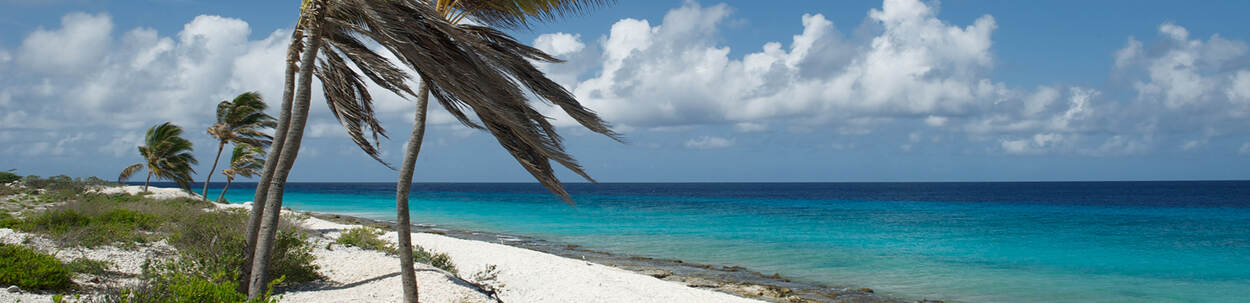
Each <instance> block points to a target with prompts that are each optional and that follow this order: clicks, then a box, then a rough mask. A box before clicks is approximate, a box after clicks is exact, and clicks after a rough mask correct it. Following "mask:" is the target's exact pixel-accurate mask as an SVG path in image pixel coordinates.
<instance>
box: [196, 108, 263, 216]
mask: <svg viewBox="0 0 1250 303" xmlns="http://www.w3.org/2000/svg"><path fill="white" fill-rule="evenodd" d="M267 107H268V106H267V105H265V101H264V99H262V98H261V97H260V94H259V93H257V92H246V93H242V94H239V96H237V97H235V98H234V100H233V101H221V103H218V104H217V123H213V126H211V127H209V128H208V134H209V135H211V136H213V138H216V139H217V141H218V143H217V156H216V157H214V158H213V166H212V168H210V169H209V170H208V176H207V177H205V178H204V190H203V192H201V194H202V195H204V199H208V184H209V181H211V180H212V179H213V172H214V171H216V170H217V161H218V160H220V159H221V151H222V149H223V148H225V146H226V144H227V143H231V142H233V143H234V144H236V145H238V144H246V145H250V146H257V147H267V146H269V144H271V143H272V142H273V136H270V135H269V134H267V133H265V129H266V128H273V127H274V126H276V125H277V123H278V122H277V120H275V119H274V118H273V116H270V115H268V114H265V109H266V108H267Z"/></svg>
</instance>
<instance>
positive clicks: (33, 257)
mask: <svg viewBox="0 0 1250 303" xmlns="http://www.w3.org/2000/svg"><path fill="white" fill-rule="evenodd" d="M70 277H71V273H70V270H69V269H68V268H66V267H65V265H64V264H61V261H60V260H57V259H56V257H53V256H51V255H47V254H43V253H39V252H36V251H34V250H32V249H30V248H26V247H22V246H17V245H7V244H0V285H17V287H20V288H22V289H31V290H64V289H68V288H70V287H73V286H74V281H72V280H70Z"/></svg>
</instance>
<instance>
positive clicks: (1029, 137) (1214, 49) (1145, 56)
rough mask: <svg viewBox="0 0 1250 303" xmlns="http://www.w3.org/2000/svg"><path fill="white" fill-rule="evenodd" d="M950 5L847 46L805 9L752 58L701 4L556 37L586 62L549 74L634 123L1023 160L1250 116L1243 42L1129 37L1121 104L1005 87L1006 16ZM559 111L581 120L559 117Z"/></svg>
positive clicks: (1174, 30) (1119, 61) (891, 16)
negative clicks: (999, 49)
mask: <svg viewBox="0 0 1250 303" xmlns="http://www.w3.org/2000/svg"><path fill="white" fill-rule="evenodd" d="M936 5H937V4H936V3H925V2H921V1H918V0H885V1H884V2H883V4H882V7H881V8H880V9H873V10H870V11H869V12H868V13H867V21H868V22H867V24H868V26H867V27H864V28H859V29H856V30H855V32H868V33H870V34H869V35H868V36H869V37H867V38H861V39H853V38H848V37H846V36H845V35H844V34H842V32H841V31H839V30H838V28H837V27H836V26H835V25H834V24H833V22H831V21H829V20H828V19H827V18H825V17H824V16H823V15H820V14H805V15H803V16H799V18H797V20H795V21H796V23H801V24H802V25H803V29H802V31H801V32H799V33H796V34H795V35H794V36H793V37H792V38H791V39H789V41H786V43H782V42H768V43H765V44H764V45H762V46H761V47H760V49H759V50H757V51H754V52H748V53H745V54H743V55H741V56H740V57H739V56H730V53H731V52H730V49H729V47H727V46H723V45H722V44H719V43H720V42H721V41H722V40H723V37H722V36H724V35H723V33H721V30H722V29H723V28H724V27H725V25H724V23H726V22H727V21H728V20H729V18H730V16H731V15H732V9H731V8H729V7H728V6H727V5H724V4H720V5H712V6H703V5H700V4H699V3H697V2H693V1H687V2H685V3H684V4H683V5H682V6H681V7H680V8H677V9H673V10H671V11H669V13H668V14H666V15H665V16H664V18H663V19H662V20H661V22H659V23H657V24H653V23H652V22H651V21H649V20H638V19H623V20H620V21H619V22H617V23H615V24H614V25H613V26H612V27H611V30H610V31H609V33H608V34H606V35H605V36H603V37H601V38H599V39H598V40H597V42H598V43H597V44H595V43H591V44H587V43H584V42H582V41H581V39H580V37H578V36H576V35H570V34H564V33H555V34H547V35H542V36H540V37H538V38H537V39H536V40H535V45H537V46H538V47H540V48H542V49H544V50H547V51H550V52H553V53H559V54H561V55H562V56H565V57H568V58H573V59H574V60H571V61H572V62H571V64H573V65H586V66H582V67H577V68H570V67H567V66H564V67H557V66H549V67H548V71H549V72H552V73H553V74H555V75H557V77H556V79H557V80H558V81H560V82H561V83H562V84H564V85H566V86H568V87H569V88H570V89H571V90H572V91H573V92H574V94H575V95H577V97H578V98H579V100H581V101H582V102H583V103H585V104H586V105H587V106H588V107H590V108H592V109H594V110H596V111H598V112H600V113H601V114H602V115H603V116H604V117H605V118H606V119H607V120H609V121H612V122H614V123H617V125H618V126H619V127H620V128H621V129H623V130H638V129H642V130H657V129H672V128H674V127H686V126H692V125H723V126H725V127H733V128H734V129H736V130H738V131H741V132H752V131H760V130H763V129H765V128H764V127H763V126H766V125H780V126H782V127H781V128H782V129H789V130H803V131H812V130H815V131H822V130H828V131H832V132H835V133H837V134H839V135H864V134H869V133H872V132H873V131H875V130H877V129H880V128H884V127H888V126H893V125H900V124H901V125H924V126H927V127H931V128H936V129H941V130H944V131H949V132H957V133H962V134H963V135H965V136H966V138H968V140H970V141H973V142H992V144H993V148H990V150H996V151H1000V152H1004V153H1008V154H1043V153H1075V154H1087V155H1112V154H1124V153H1139V152H1143V151H1148V150H1151V149H1152V148H1153V146H1154V145H1155V143H1157V142H1156V141H1158V139H1157V138H1156V137H1155V136H1154V134H1155V133H1158V132H1161V131H1165V130H1173V129H1189V130H1202V129H1204V128H1205V129H1206V130H1203V131H1204V133H1205V134H1206V135H1204V136H1208V137H1209V136H1212V134H1214V135H1219V134H1222V133H1228V132H1231V131H1232V130H1233V129H1237V128H1236V126H1235V125H1231V124H1234V123H1230V122H1231V121H1233V120H1235V119H1236V118H1238V117H1243V118H1244V117H1245V116H1246V113H1247V112H1250V110H1247V106H1250V71H1246V70H1245V69H1244V68H1240V69H1239V68H1237V65H1234V64H1233V63H1235V62H1244V61H1246V60H1247V59H1246V56H1245V52H1246V46H1245V43H1244V42H1240V41H1232V40H1226V39H1223V38H1221V37H1219V36H1218V35H1213V36H1212V37H1211V38H1209V39H1207V40H1205V41H1202V40H1193V39H1191V38H1190V33H1189V32H1188V30H1186V29H1185V28H1183V27H1181V26H1179V25H1174V24H1163V25H1161V26H1160V27H1159V28H1158V30H1159V39H1158V40H1159V41H1146V42H1149V43H1151V44H1157V45H1159V46H1158V47H1146V45H1147V43H1143V41H1140V40H1137V39H1136V38H1131V37H1130V38H1129V39H1128V42H1127V43H1126V46H1125V47H1124V48H1122V49H1119V50H1117V51H1115V52H1114V53H1113V55H1112V58H1110V59H1112V60H1114V64H1113V66H1114V67H1113V68H1114V69H1113V70H1112V71H1111V72H1115V73H1118V74H1122V75H1129V76H1127V77H1123V79H1128V80H1127V81H1131V82H1132V84H1131V85H1130V86H1131V87H1133V88H1134V91H1133V93H1135V95H1136V98H1135V99H1132V100H1118V99H1115V98H1111V97H1109V96H1117V98H1119V97H1118V96H1121V95H1123V94H1118V93H1117V94H1105V93H1104V92H1103V91H1102V90H1101V89H1097V88H1092V87H1085V86H1068V85H1041V86H1037V87H1033V88H1023V87H1013V86H1011V85H1010V84H1008V83H1002V82H998V81H995V80H993V79H991V78H990V74H991V72H992V70H993V68H994V64H995V56H994V53H993V50H992V46H993V39H992V34H993V32H994V30H995V29H996V28H997V22H996V20H995V19H994V17H992V16H988V15H986V16H981V17H979V18H977V19H975V20H974V21H973V22H972V23H971V24H966V25H960V24H951V23H949V22H946V21H943V20H942V19H940V18H939V16H938V8H937V7H936ZM587 57H590V58H591V59H593V60H584V59H585V58H587ZM1241 66H1243V67H1244V66H1245V65H1244V64H1242V65H1241ZM588 70H589V71H592V72H590V73H586V72H585V71H588ZM586 74H589V76H584V75H586ZM577 75H583V76H581V77H579V76H577ZM1139 76H1140V77H1139ZM1055 80H1056V81H1061V80H1062V79H1055ZM1176 109H1183V110H1189V111H1192V112H1197V113H1198V114H1200V115H1202V116H1211V117H1213V118H1215V120H1217V121H1224V122H1219V123H1223V124H1229V125H1214V126H1213V125H1211V124H1209V123H1206V122H1203V121H1201V120H1197V121H1196V120H1193V119H1174V118H1175V117H1172V116H1170V115H1172V114H1170V113H1169V112H1170V111H1173V110H1176ZM547 114H548V115H550V116H553V117H557V118H558V119H559V120H560V121H559V122H560V123H559V124H561V125H572V123H573V122H572V121H571V120H570V119H568V117H567V116H565V115H563V114H562V113H559V112H558V111H556V110H555V109H554V108H551V109H550V110H549V111H548V112H547ZM1173 120H1188V122H1181V123H1178V122H1175V121H1173ZM1243 120H1244V119H1243ZM913 121H914V124H913ZM1241 126H1242V127H1241V128H1245V127H1244V123H1241ZM1210 129H1215V130H1217V131H1214V132H1212V131H1210ZM1221 130H1222V131H1221ZM1176 140H1179V139H1176ZM1187 140H1192V139H1187ZM1182 142H1184V141H1182ZM1176 144H1178V145H1179V144H1182V143H1176ZM1195 147H1196V146H1195Z"/></svg>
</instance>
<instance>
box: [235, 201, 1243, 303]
mask: <svg viewBox="0 0 1250 303" xmlns="http://www.w3.org/2000/svg"><path fill="white" fill-rule="evenodd" d="M216 187H218V188H220V184H217V185H216ZM253 187H254V184H234V185H232V186H231V190H230V192H229V194H228V195H227V198H228V199H229V200H231V201H250V200H251V196H252V188H253ZM287 188H288V192H287V193H286V195H285V196H286V198H285V200H286V203H285V205H286V206H288V207H291V208H294V209H298V210H307V211H317V212H331V213H341V214H346V215H356V216H361V217H367V218H373V219H382V220H388V219H393V218H394V196H393V195H394V185H393V184H382V183H298V184H294V183H293V184H289V185H288V186H287ZM569 189H570V192H572V193H573V194H574V197H575V200H576V201H577V205H576V207H571V206H569V205H567V204H564V203H562V202H560V201H559V200H557V199H555V198H554V197H553V196H551V195H550V194H548V193H547V192H546V191H545V190H544V189H542V188H541V187H539V186H538V185H536V184H483V183H472V184H454V183H437V184H416V185H414V187H413V193H412V198H411V208H412V216H413V222H414V223H427V224H435V225H438V226H443V227H446V228H451V229H471V230H482V231H489V232H497V233H509V234H522V235H529V236H534V237H538V238H543V239H547V240H552V241H557V242H562V243H569V244H578V245H581V246H583V247H586V248H590V249H596V250H603V251H610V252H614V253H620V254H630V255H639V256H648V257H660V258H676V259H682V260H686V261H691V262H698V263H708V264H726V265H741V266H745V267H748V268H750V269H752V270H756V271H761V272H764V273H773V272H779V273H781V274H782V275H783V276H787V277H794V278H798V279H802V280H806V281H812V282H818V283H825V284H829V285H848V286H857V287H871V288H874V289H876V290H877V291H878V292H879V293H888V294H891V295H895V296H899V297H903V298H909V299H919V298H936V299H944V300H947V301H966V302H1091V301H1098V302H1147V301H1148V302H1242V301H1244V299H1245V298H1250V182H1072V183H766V184H744V183H728V184H727V183H710V184H701V183H676V184H598V185H591V184H570V185H569ZM215 196H216V193H214V192H213V190H210V197H215Z"/></svg>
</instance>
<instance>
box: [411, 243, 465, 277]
mask: <svg viewBox="0 0 1250 303" xmlns="http://www.w3.org/2000/svg"><path fill="white" fill-rule="evenodd" d="M412 261H413V262H417V263H425V264H429V265H430V266H434V267H435V268H439V269H442V270H446V271H447V272H450V273H452V274H453V275H459V272H457V271H456V264H454V263H451V256H448V255H447V254H444V253H437V252H431V251H428V250H425V248H424V247H421V246H419V245H413V246H412Z"/></svg>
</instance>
